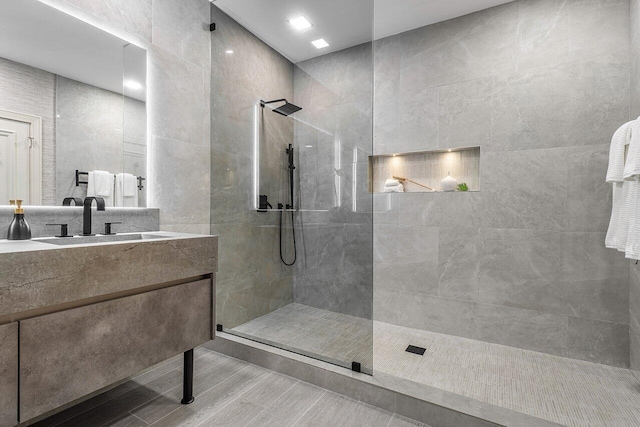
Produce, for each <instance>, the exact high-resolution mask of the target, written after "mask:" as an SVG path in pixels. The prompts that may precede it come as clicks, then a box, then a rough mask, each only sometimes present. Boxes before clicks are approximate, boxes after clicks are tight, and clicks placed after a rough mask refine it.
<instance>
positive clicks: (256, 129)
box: [253, 104, 260, 210]
mask: <svg viewBox="0 0 640 427" xmlns="http://www.w3.org/2000/svg"><path fill="white" fill-rule="evenodd" d="M259 165H260V106H259V105H257V104H256V106H255V110H254V117H253V208H254V209H256V210H257V209H258V199H259V194H258V191H260V189H259V185H260V169H259Z"/></svg>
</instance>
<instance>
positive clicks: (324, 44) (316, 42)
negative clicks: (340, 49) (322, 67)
mask: <svg viewBox="0 0 640 427" xmlns="http://www.w3.org/2000/svg"><path fill="white" fill-rule="evenodd" d="M311 43H312V44H313V45H314V46H315V47H316V48H318V49H322V48H323V47H327V46H329V43H327V42H326V41H325V39H318V40H314V41H312V42H311Z"/></svg>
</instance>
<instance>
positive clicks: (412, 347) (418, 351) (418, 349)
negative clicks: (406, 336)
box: [405, 345, 427, 356]
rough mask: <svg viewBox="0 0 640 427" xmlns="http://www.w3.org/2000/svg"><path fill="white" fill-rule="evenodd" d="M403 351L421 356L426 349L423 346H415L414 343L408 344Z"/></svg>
mask: <svg viewBox="0 0 640 427" xmlns="http://www.w3.org/2000/svg"><path fill="white" fill-rule="evenodd" d="M405 351H407V352H408V353H413V354H419V355H420V356H423V355H424V352H425V351H427V349H426V348H424V347H416V346H415V345H410V346H409V347H407V349H406V350H405Z"/></svg>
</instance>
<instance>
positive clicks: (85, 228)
mask: <svg viewBox="0 0 640 427" xmlns="http://www.w3.org/2000/svg"><path fill="white" fill-rule="evenodd" d="M94 200H95V201H96V204H97V205H98V210H99V211H103V210H104V199H103V198H102V197H87V198H86V199H84V212H83V213H82V235H83V236H94V234H91V205H92V204H93V201H94Z"/></svg>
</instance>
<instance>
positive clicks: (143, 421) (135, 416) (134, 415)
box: [109, 412, 149, 426]
mask: <svg viewBox="0 0 640 427" xmlns="http://www.w3.org/2000/svg"><path fill="white" fill-rule="evenodd" d="M129 415H133V417H134V418H136V419H138V420H140V421H142V423H143V424H144V425H146V426H148V425H149V424H148V423H147V422H146V421H145V420H143V419H142V418H140V417H138V416H137V415H136V414H132V413H131V412H129ZM109 422H110V421H109Z"/></svg>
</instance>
